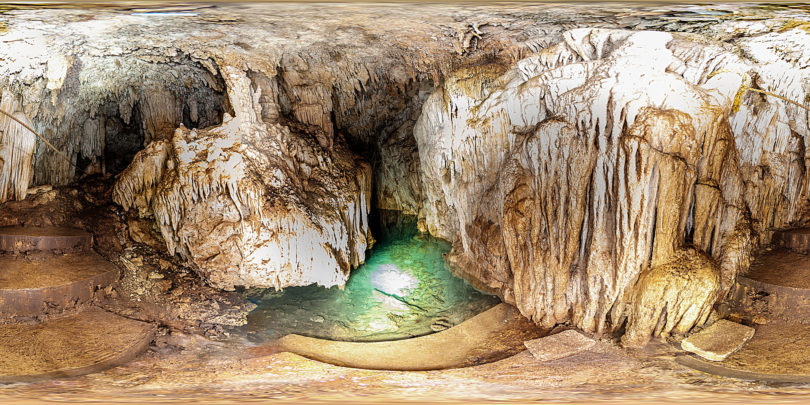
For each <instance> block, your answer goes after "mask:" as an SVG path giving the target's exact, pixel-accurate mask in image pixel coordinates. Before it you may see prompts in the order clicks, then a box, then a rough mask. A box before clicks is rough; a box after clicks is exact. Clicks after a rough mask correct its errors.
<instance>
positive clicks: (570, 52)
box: [0, 5, 810, 345]
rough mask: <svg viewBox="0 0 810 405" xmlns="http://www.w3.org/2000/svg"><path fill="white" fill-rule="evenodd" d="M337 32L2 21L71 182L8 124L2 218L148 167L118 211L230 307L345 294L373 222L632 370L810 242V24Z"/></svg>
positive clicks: (541, 17) (538, 15)
mask: <svg viewBox="0 0 810 405" xmlns="http://www.w3.org/2000/svg"><path fill="white" fill-rule="evenodd" d="M313 7H314V8H312V11H311V13H315V14H307V13H301V11H300V9H299V8H295V7H293V6H288V5H278V6H275V7H274V8H273V9H272V10H273V11H272V13H270V12H267V11H266V10H267V9H265V8H261V7H260V6H256V5H241V6H238V7H237V6H226V5H221V6H217V7H213V8H211V9H205V8H201V9H198V10H195V12H194V13H193V15H192V14H188V15H185V14H184V15H182V16H174V17H166V16H157V15H155V16H144V15H130V14H128V13H125V12H117V11H110V12H108V13H106V14H99V15H97V16H95V17H94V18H92V19H86V18H85V16H84V15H83V14H82V13H81V12H79V11H64V10H60V11H53V10H50V11H49V10H16V11H12V12H9V13H7V14H0V22H3V23H7V25H8V30H7V31H6V32H3V33H0V41H1V43H2V44H3V45H4V47H2V48H0V49H2V51H0V58H2V63H0V88H2V89H3V98H2V100H0V101H1V102H2V103H4V105H6V106H7V108H9V109H12V110H14V111H12V113H14V114H18V115H19V117H21V119H22V118H24V119H28V120H30V122H31V123H32V124H33V126H34V127H35V128H36V129H37V130H38V131H39V132H41V133H42V134H43V136H44V137H45V138H47V139H49V140H50V141H51V142H53V143H54V144H55V145H56V146H57V148H59V149H60V150H62V151H63V153H64V154H65V155H67V156H68V157H69V158H70V159H72V160H71V161H70V162H69V161H66V160H65V159H64V158H62V157H61V156H59V155H58V154H56V152H53V151H50V150H49V149H48V148H45V147H44V146H42V145H40V144H39V143H35V142H34V140H33V138H32V137H31V136H30V134H23V133H22V132H20V135H21V137H14V138H11V137H9V136H7V135H5V134H6V133H11V131H16V130H17V129H18V128H16V127H14V126H13V124H8V122H7V121H0V124H2V125H3V126H2V127H0V130H1V131H3V132H2V133H3V135H2V138H0V139H2V140H3V143H2V144H1V145H3V146H0V148H2V147H5V149H1V150H0V156H2V159H3V160H4V162H5V163H4V168H3V169H2V170H3V171H0V185H2V186H0V200H4V199H9V198H11V199H19V198H24V196H25V192H26V189H27V187H28V186H30V185H40V184H54V185H58V184H64V183H66V182H69V181H72V180H75V179H76V178H78V177H80V176H81V175H82V173H77V172H76V171H75V167H74V166H73V164H76V165H77V166H81V167H82V168H83V169H82V170H86V171H88V172H94V171H98V166H99V165H100V166H101V171H102V172H103V171H104V169H105V168H104V163H109V164H111V165H112V164H113V163H115V162H117V161H123V162H124V163H129V161H130V160H131V155H134V153H135V151H136V150H141V149H142V151H141V152H139V153H138V155H137V156H135V158H134V160H132V163H131V164H130V166H129V167H128V168H127V169H126V170H125V171H124V172H123V173H122V174H121V175H120V178H119V179H118V183H117V186H116V187H115V192H114V198H115V200H116V201H117V202H119V203H120V204H121V205H122V206H123V207H124V208H126V209H132V211H130V213H129V215H130V217H132V216H133V215H137V216H139V217H141V218H140V219H138V221H148V220H154V221H155V222H156V224H157V228H159V230H160V234H161V236H162V237H163V239H164V241H165V243H166V245H167V248H168V250H169V251H170V252H172V253H177V254H179V255H180V256H182V257H183V258H184V259H185V260H187V261H188V262H189V263H190V264H191V265H192V266H193V267H194V268H196V269H197V270H198V271H199V272H200V274H202V275H203V276H204V278H205V279H206V280H208V282H209V283H211V284H212V285H215V286H218V287H221V288H228V289H230V288H233V287H235V286H240V285H241V286H265V287H267V286H269V287H276V288H283V287H285V286H290V285H302V284H309V283H320V284H322V285H341V284H343V283H344V282H345V280H346V278H347V276H348V272H349V271H350V269H351V268H352V267H354V266H356V265H358V264H359V263H361V262H362V261H363V260H364V257H365V250H366V248H368V247H369V246H370V245H371V241H372V238H371V236H370V235H369V232H368V225H367V224H368V213H369V211H370V209H372V208H371V207H372V206H374V207H375V208H380V209H386V210H399V211H403V212H405V213H408V214H413V215H416V216H418V218H419V220H418V224H419V227H420V229H422V230H424V231H428V232H430V233H431V234H433V235H435V236H438V237H441V238H444V239H446V240H448V241H450V242H452V244H453V249H452V251H451V253H450V254H449V255H448V260H449V262H450V263H451V265H452V266H453V268H454V270H455V271H456V272H457V273H458V274H459V275H461V276H463V277H465V278H467V279H468V280H470V281H471V282H472V283H474V284H475V285H476V286H478V287H480V288H483V289H486V290H489V291H492V292H494V293H497V294H498V295H500V296H501V297H502V298H503V299H504V300H505V301H507V302H509V303H513V304H515V305H516V306H517V307H518V308H519V309H520V311H521V312H522V313H523V314H524V315H525V316H527V317H530V318H531V319H532V320H534V321H535V322H537V323H538V324H541V325H543V326H547V327H548V326H552V325H555V324H558V323H561V322H568V323H569V324H570V325H572V326H576V327H579V328H581V329H583V330H585V331H587V332H592V333H595V334H600V333H610V332H615V331H621V330H626V331H627V338H626V339H625V343H626V344H628V345H640V344H643V343H644V342H645V341H646V340H647V339H648V338H649V337H650V336H653V335H663V336H666V335H668V334H670V333H681V332H685V331H687V330H689V329H690V328H692V327H693V326H694V325H696V324H700V323H702V322H703V321H704V320H705V319H706V316H707V314H708V312H709V311H710V310H711V307H712V305H713V304H714V302H715V300H717V299H718V298H719V297H722V296H723V294H724V293H725V292H726V291H727V290H728V288H729V287H730V286H731V285H732V284H733V282H734V280H735V277H736V276H737V274H739V273H740V272H741V271H744V270H745V269H747V267H748V265H749V262H750V257H751V252H752V251H753V250H754V249H756V248H757V247H758V246H759V245H761V244H762V243H765V242H768V238H769V232H768V230H769V229H771V228H781V227H786V226H788V225H806V224H807V223H808V222H809V221H810V204H808V201H810V200H809V199H808V181H807V175H806V172H807V164H808V162H807V159H808V154H807V148H806V144H807V141H806V139H807V137H808V132H810V130H809V129H808V112H807V110H806V109H805V108H804V107H803V105H805V104H807V102H808V100H810V98H808V93H810V82H808V80H807V77H810V75H809V74H808V73H809V72H808V69H810V50H808V45H807V44H809V43H810V33H809V32H808V30H807V29H806V28H807V27H808V22H807V21H805V20H806V18H804V19H802V18H800V17H797V16H795V15H787V14H785V13H781V12H778V11H772V10H764V9H752V8H745V7H743V6H740V8H739V10H738V9H735V10H734V11H731V12H728V13H726V14H723V13H720V14H717V15H715V14H712V15H713V17H712V18H711V19H705V18H702V17H701V18H697V17H695V16H694V15H693V11H690V10H683V9H678V10H680V11H677V12H676V11H672V12H669V11H666V12H662V11H660V10H659V9H655V10H653V9H646V8H643V7H636V8H634V9H633V13H625V12H621V11H614V10H613V9H606V8H602V7H597V6H593V5H588V6H587V7H584V6H582V7H578V6H570V7H571V8H562V7H557V6H550V5H537V6H531V7H528V6H522V5H515V6H506V5H500V6H497V7H489V6H470V7H465V8H457V7H453V6H444V5H431V6H419V7H416V6H410V5H405V6H402V7H400V8H379V7H382V6H379V7H377V6H363V7H364V8H357V7H355V6H350V5H349V6H345V7H340V8H330V6H313ZM527 7H528V8H527ZM672 7H673V10H674V9H675V8H678V7H676V6H672ZM729 7H731V6H729ZM662 13H663V14H662ZM679 13H681V14H679ZM181 14H182V13H181ZM312 15H318V17H319V18H320V19H322V20H325V21H327V22H328V23H324V24H321V23H318V24H315V23H313V18H312ZM20 16H23V17H25V18H21V17H20ZM684 16H685V18H681V17H684ZM748 16H753V17H757V18H756V19H748V18H747V17H748ZM763 16H764V17H767V18H761V17H763ZM164 17H165V18H164ZM693 17H694V18H693ZM743 17H746V18H743ZM234 22H238V23H234ZM675 31H680V32H675ZM65 33H69V34H70V35H65ZM259 38H261V40H258V39H259ZM9 100H14V103H17V104H14V105H8V104H7V103H11V102H12V101H9ZM26 117H27V118H26ZM9 125H11V126H10V127H9ZM178 128H179V129H178ZM9 140H12V141H13V142H20V143H21V144H24V145H23V146H22V147H21V148H22V150H23V153H21V154H16V152H14V154H13V156H12V157H9V156H10V155H9V153H11V152H9V150H10V149H9V148H8V147H7V145H9V142H11V141H9ZM130 153H131V155H130ZM26 159H30V162H31V163H30V164H27V163H26V162H27V161H28V160H26ZM11 161H13V162H14V163H9V162H11ZM113 173H115V171H113ZM133 221H135V220H133ZM133 223H134V222H133ZM145 228H146V229H149V227H145ZM135 233H137V232H135ZM155 239H157V238H155ZM152 242H154V241H152Z"/></svg>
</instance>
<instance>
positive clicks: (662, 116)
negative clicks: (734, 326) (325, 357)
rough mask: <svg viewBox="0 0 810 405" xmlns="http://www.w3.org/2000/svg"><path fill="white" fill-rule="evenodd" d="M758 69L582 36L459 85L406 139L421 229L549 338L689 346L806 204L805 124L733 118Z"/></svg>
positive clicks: (669, 45) (676, 40) (666, 46)
mask: <svg viewBox="0 0 810 405" xmlns="http://www.w3.org/2000/svg"><path fill="white" fill-rule="evenodd" d="M795 35H803V36H805V37H807V34H806V33H796V32H788V33H783V34H774V35H773V36H772V37H771V38H767V39H763V38H756V39H754V40H752V42H754V43H757V44H758V45H757V46H759V47H760V48H761V47H762V42H770V43H772V42H777V41H781V40H784V37H788V38H792V37H793V36H795ZM749 46H750V47H753V46H754V45H749ZM758 69H766V70H767V69H768V67H767V66H766V67H763V66H759V65H757V64H756V62H753V63H752V61H751V60H746V59H741V58H739V57H737V56H736V55H735V54H734V53H731V52H728V51H726V50H724V49H723V48H722V47H721V46H719V45H716V44H712V43H708V42H707V41H706V40H705V39H697V38H695V37H690V36H685V35H678V34H668V33H660V32H630V31H616V30H599V29H581V30H572V31H569V32H567V33H565V35H564V41H563V42H561V43H559V44H557V45H554V46H551V47H549V48H546V49H545V50H542V51H540V52H539V53H537V54H536V55H534V56H531V57H529V58H527V59H524V60H522V61H520V62H518V63H517V65H516V67H515V68H513V69H512V70H510V71H508V72H506V73H505V74H503V75H500V74H499V73H497V72H496V73H490V72H492V69H490V70H489V71H487V70H481V69H479V70H478V71H475V72H473V73H471V72H470V71H469V70H464V71H460V72H458V73H456V74H455V75H454V76H453V77H451V78H450V79H449V80H447V81H446V82H445V85H444V86H443V87H442V88H440V89H439V90H438V91H437V92H436V93H435V94H434V95H433V96H431V98H430V99H429V100H428V101H427V103H426V104H425V107H424V110H423V114H422V116H421V117H420V120H419V122H418V123H417V125H416V128H415V131H414V134H415V136H416V138H417V142H418V145H419V153H420V164H421V170H422V171H421V173H422V179H423V185H424V187H425V196H426V201H425V203H424V206H423V208H424V215H425V220H426V223H427V226H428V229H429V230H430V231H431V233H434V234H437V235H441V236H443V237H445V238H448V239H451V240H453V241H454V248H453V252H452V257H451V261H452V262H453V263H454V264H455V267H456V269H457V270H458V271H459V272H460V273H461V274H464V275H465V276H467V277H469V278H472V279H475V280H478V281H479V282H480V283H482V285H484V286H487V287H489V288H490V289H492V290H494V291H498V292H500V293H501V294H502V295H503V296H504V298H505V299H506V300H507V301H510V302H514V303H515V304H516V305H517V306H518V307H519V308H520V309H521V310H522V311H523V313H524V314H525V315H527V316H530V317H531V318H532V319H534V320H535V321H537V322H538V323H540V324H542V325H545V326H551V325H554V324H556V323H559V322H563V321H567V320H568V321H571V322H573V323H574V324H575V325H576V326H578V327H581V328H583V329H585V330H589V331H594V332H603V331H609V330H616V329H618V328H620V327H621V326H622V325H623V324H624V321H625V320H627V321H628V324H627V330H628V335H627V336H628V338H627V339H626V342H627V343H629V344H637V343H643V342H645V341H646V339H647V338H649V336H651V335H653V334H667V333H669V332H686V331H687V330H689V329H690V328H691V327H692V326H693V325H695V324H697V323H701V322H703V321H704V320H705V319H706V317H707V316H708V313H709V310H710V309H711V306H712V305H713V304H714V302H715V300H716V299H717V298H718V297H719V296H720V294H721V292H724V291H725V289H724V288H727V287H728V286H729V284H730V280H733V278H734V277H735V276H736V274H737V273H738V272H739V271H740V270H744V269H746V268H747V264H748V262H747V259H744V258H747V257H749V255H750V253H751V250H752V249H753V247H754V246H755V244H756V243H755V242H756V240H752V235H753V234H756V235H764V234H765V233H764V231H765V229H766V227H768V226H769V225H772V224H773V225H776V226H784V224H787V223H789V222H790V221H792V220H795V219H796V217H795V216H794V213H795V212H796V209H797V207H798V205H799V202H800V200H801V199H805V198H806V188H805V179H804V174H803V173H804V172H803V169H800V168H799V166H801V167H803V165H802V164H801V162H800V161H799V163H796V165H797V166H796V167H797V168H791V166H790V164H789V163H788V162H791V161H792V162H796V160H794V159H793V158H792V156H793V155H794V154H795V153H797V152H798V151H799V150H800V149H797V146H791V145H790V142H789V140H790V139H791V138H790V137H791V135H790V134H791V133H792V134H797V133H807V126H806V120H805V119H806V118H804V117H803V116H802V113H803V111H801V109H799V108H795V107H794V106H788V105H785V103H783V102H782V101H780V100H778V99H765V100H762V99H759V98H758V97H757V98H754V100H752V97H750V96H745V97H743V98H742V101H741V103H742V105H744V106H749V105H750V104H751V103H762V106H761V107H758V108H756V109H754V108H752V107H745V108H741V109H740V111H736V107H737V106H736V104H735V103H740V101H737V100H740V96H742V93H741V90H740V89H741V87H742V86H744V82H743V79H744V78H745V77H749V76H753V75H758V73H756V72H758V71H759V70H758ZM758 77H761V76H758ZM789 85H791V82H789V81H787V82H786V81H785V80H782V81H776V82H774V83H769V88H774V89H775V90H776V91H777V92H783V91H781V90H782V87H784V86H789ZM803 98H804V97H803V96H802V97H798V99H803ZM755 110H756V111H755ZM760 114H762V115H764V116H765V117H767V118H765V117H763V116H761V115H760ZM779 116H783V117H793V118H797V119H796V120H792V119H788V118H785V119H784V121H779V118H778V117H779ZM767 119H770V120H777V123H776V125H766V124H763V122H764V121H765V120H767ZM782 122H784V124H782ZM744 123H749V124H744ZM750 123H754V125H751V124H750ZM774 126H776V127H777V128H778V127H780V126H783V128H784V130H783V132H782V133H779V132H778V130H777V133H773V132H772V131H773V128H774ZM770 133H773V135H770V136H772V137H780V136H781V139H782V140H783V141H782V142H783V143H781V144H780V143H779V141H776V140H774V139H768V138H769V135H768V134H770ZM754 134H756V135H754ZM752 137H756V138H757V139H760V140H768V141H770V142H773V143H763V144H762V145H761V147H767V148H768V149H769V153H768V154H767V156H768V157H767V158H765V155H763V154H759V153H753V154H754V155H758V156H756V157H759V156H762V158H760V159H755V161H757V162H758V164H757V165H756V169H755V167H754V166H755V165H753V164H751V157H752V156H751V155H752V151H751V149H757V148H753V147H751V148H748V149H743V148H741V147H740V146H739V145H740V144H741V143H744V142H751V138H752ZM761 147H760V149H761ZM802 153H803V152H802ZM783 162H784V163H783ZM764 173H768V176H773V177H769V178H763V174H764ZM777 178H778V179H779V180H778V181H775V180H776V179H777ZM766 207H767V208H766ZM749 216H750V217H751V218H753V220H754V222H753V223H752V222H751V221H749V220H748V218H749ZM752 227H753V228H752ZM754 231H756V232H754ZM687 246H693V247H690V248H688V250H683V249H684V248H686V247H687ZM690 256H694V257H690ZM709 256H713V258H710V257H709ZM715 263H718V264H715ZM676 268H677V269H678V271H674V270H673V269H676ZM721 287H722V288H721Z"/></svg>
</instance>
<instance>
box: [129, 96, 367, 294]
mask: <svg viewBox="0 0 810 405" xmlns="http://www.w3.org/2000/svg"><path fill="white" fill-rule="evenodd" d="M234 97H235V98H238V97H239V95H238V94H237V95H234ZM248 100H251V99H248ZM235 101H240V100H235ZM241 101H244V100H241ZM237 111H238V112H237V118H232V117H230V116H228V115H227V114H226V116H225V118H224V120H223V123H222V125H220V126H218V127H214V128H209V129H205V130H200V131H197V130H189V129H186V128H180V129H178V130H176V131H175V133H174V136H173V137H172V140H171V141H157V142H153V143H151V144H150V145H148V146H147V147H146V149H144V150H143V151H141V152H139V153H138V155H136V157H135V160H134V162H133V163H132V164H131V165H130V166H129V167H128V168H127V170H126V171H125V172H124V173H122V175H121V178H120V180H119V181H118V183H116V185H115V189H114V192H113V193H114V194H113V199H114V200H115V201H116V202H117V203H119V204H121V205H122V206H124V208H125V209H129V208H130V207H135V208H137V209H138V211H139V213H140V215H142V216H147V217H154V219H155V220H156V221H157V223H158V225H159V227H160V231H161V234H162V236H163V238H164V239H165V240H166V243H167V246H168V249H169V252H170V253H173V254H174V253H178V254H180V255H181V256H182V257H184V258H186V259H187V260H188V261H190V262H191V263H192V264H193V265H194V266H195V268H197V269H198V270H199V271H200V272H201V273H202V274H203V275H204V276H205V278H206V279H207V280H208V282H209V283H211V284H212V285H214V286H217V287H221V288H225V289H232V288H233V287H234V286H237V285H239V286H263V287H275V288H277V289H280V288H282V287H286V286H295V285H308V284H312V283H318V284H320V285H323V286H326V287H331V286H333V285H342V284H344V283H345V281H346V279H347V278H348V274H349V270H350V269H351V268H352V267H356V266H357V265H358V264H359V263H361V262H362V261H363V260H364V259H365V251H366V249H367V248H369V247H370V244H369V242H370V239H369V236H370V235H369V230H368V220H367V217H368V210H369V200H370V193H371V184H370V182H371V173H370V166H369V165H368V164H367V163H364V162H363V161H361V160H359V159H357V158H356V157H355V156H354V155H352V154H351V153H350V152H348V151H347V150H345V149H342V148H335V149H334V150H333V151H331V152H330V151H326V150H323V149H320V148H319V147H318V146H317V145H312V144H310V143H308V142H306V140H305V139H303V138H301V137H295V136H291V134H290V133H289V130H288V129H287V128H284V127H280V126H278V125H275V126H274V125H265V124H263V123H261V121H259V120H258V119H257V117H256V116H255V115H251V114H256V112H257V111H256V110H254V109H253V108H251V109H247V110H242V109H237ZM290 150H292V151H294V153H292V154H290V153H289V152H288V151H290ZM285 152H286V153H285Z"/></svg>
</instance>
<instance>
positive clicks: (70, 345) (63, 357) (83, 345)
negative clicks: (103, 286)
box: [0, 309, 156, 382]
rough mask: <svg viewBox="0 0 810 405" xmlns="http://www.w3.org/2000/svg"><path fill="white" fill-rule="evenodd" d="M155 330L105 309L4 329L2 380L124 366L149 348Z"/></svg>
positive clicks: (1, 338) (0, 342)
mask: <svg viewBox="0 0 810 405" xmlns="http://www.w3.org/2000/svg"><path fill="white" fill-rule="evenodd" d="M155 329H156V328H155V327H154V326H153V325H151V324H148V323H145V322H140V321H135V320H131V319H127V318H124V317H121V316H118V315H114V314H112V313H109V312H106V311H102V310H100V309H91V310H87V311H84V312H82V313H79V314H75V315H71V316H67V317H63V318H57V319H52V320H49V321H46V322H42V323H38V324H11V325H0V382H25V381H32V380H37V379H44V378H58V377H73V376H78V375H83V374H89V373H94V372H98V371H101V370H103V369H106V368H109V367H113V366H116V365H121V364H123V363H126V362H128V361H130V360H132V359H134V358H135V356H137V355H138V354H140V353H141V352H143V351H144V350H145V349H146V348H147V347H148V346H149V343H150V342H151V341H152V340H153V339H154V335H155Z"/></svg>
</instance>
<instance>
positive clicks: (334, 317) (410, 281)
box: [245, 228, 500, 342]
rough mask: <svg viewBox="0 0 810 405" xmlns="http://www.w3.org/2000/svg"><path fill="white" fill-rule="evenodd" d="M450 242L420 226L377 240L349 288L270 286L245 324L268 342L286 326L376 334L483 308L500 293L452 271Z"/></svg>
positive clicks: (404, 331)
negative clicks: (475, 285) (479, 287)
mask: <svg viewBox="0 0 810 405" xmlns="http://www.w3.org/2000/svg"><path fill="white" fill-rule="evenodd" d="M449 250H450V245H449V244H448V243H447V242H444V241H442V240H440V239H436V238H433V237H430V236H427V235H422V234H418V233H416V231H415V228H414V229H411V230H410V231H406V232H399V233H398V234H395V235H392V236H390V237H387V238H385V239H383V240H381V241H378V243H377V244H376V246H375V247H374V249H373V251H372V253H371V255H370V256H368V257H367V260H366V264H364V265H362V266H360V267H359V268H357V269H355V270H353V271H352V275H351V276H350V277H349V281H348V283H347V284H346V287H345V289H344V290H342V291H341V290H340V289H339V288H337V287H332V288H328V289H327V288H323V287H319V286H307V287H290V288H287V289H284V290H283V291H279V292H276V291H272V290H267V291H265V292H264V293H263V294H261V295H258V296H257V297H256V298H255V299H254V302H255V303H256V304H258V308H257V309H256V310H254V311H253V312H251V314H250V315H249V316H248V325H247V326H246V327H245V331H246V332H247V333H248V336H249V338H250V339H251V340H253V341H255V342H262V341H266V340H271V339H276V338H279V337H281V336H284V335H286V334H288V333H297V334H302V335H307V336H314V337H320V338H327V339H334V340H352V341H372V340H391V339H402V338H407V337H412V336H419V335H425V334H429V333H433V332H435V331H438V330H441V329H443V328H447V327H449V326H451V325H455V324H458V323H461V322H462V321H464V320H466V319H469V318H471V317H473V316H474V315H476V314H478V313H480V312H483V311H485V310H487V309H489V308H490V307H492V306H494V305H496V304H497V303H498V302H500V301H499V300H498V298H496V297H493V296H490V295H486V294H483V293H481V292H479V291H477V290H476V289H474V288H473V287H472V286H470V285H469V284H468V283H467V282H466V281H464V280H462V279H460V278H457V277H455V276H453V274H452V273H451V272H450V269H449V268H448V266H447V264H446V263H445V261H444V259H443V258H442V254H443V253H446V252H447V251H449Z"/></svg>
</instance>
